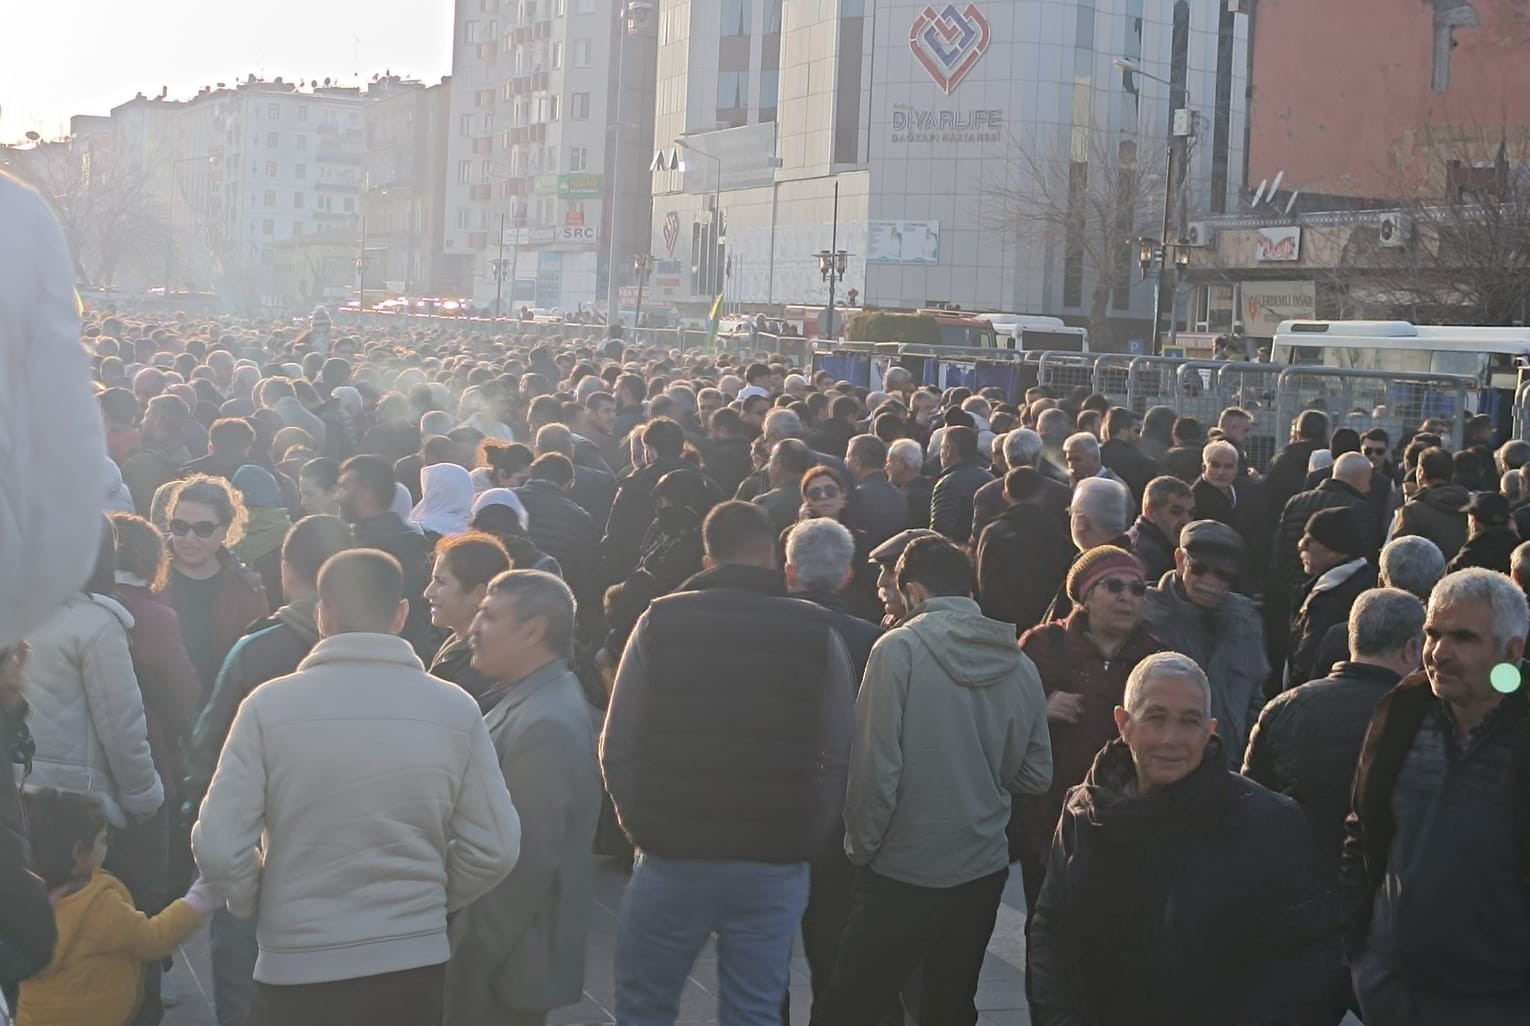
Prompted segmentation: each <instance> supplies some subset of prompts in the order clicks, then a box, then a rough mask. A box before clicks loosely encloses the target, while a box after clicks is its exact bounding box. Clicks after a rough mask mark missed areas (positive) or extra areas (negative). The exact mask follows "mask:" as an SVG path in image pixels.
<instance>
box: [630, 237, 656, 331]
mask: <svg viewBox="0 0 1530 1026" xmlns="http://www.w3.org/2000/svg"><path fill="white" fill-rule="evenodd" d="M657 259H658V258H657V257H655V256H654V255H653V254H652V253H639V254H637V255H636V256H634V257H633V258H632V270H633V273H635V274H636V275H637V289H638V290H637V308H636V309H635V310H633V311H632V330H633V331H634V332H636V331H637V330H639V329H640V328H642V326H643V286H644V285H646V284H647V283H648V273H649V272H650V271H652V270H653V265H654V261H655V260H657Z"/></svg>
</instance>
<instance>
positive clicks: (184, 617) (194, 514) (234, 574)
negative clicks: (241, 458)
mask: <svg viewBox="0 0 1530 1026" xmlns="http://www.w3.org/2000/svg"><path fill="white" fill-rule="evenodd" d="M164 516H165V520H164V522H163V523H162V524H161V525H160V526H161V527H162V528H164V530H165V532H166V533H167V534H168V535H169V539H170V583H169V584H168V585H167V586H166V588H165V594H166V595H168V596H169V598H170V604H171V605H172V606H174V607H175V615H176V616H177V617H179V618H180V622H181V637H182V638H183V639H184V640H185V642H186V653H187V655H189V656H191V665H192V666H194V667H196V671H197V679H198V680H199V681H200V682H201V685H202V696H203V698H204V700H205V699H206V696H208V695H210V694H212V687H213V683H214V682H215V681H216V680H217V677H218V670H219V669H220V668H222V666H223V660H224V657H226V656H227V655H228V651H229V649H231V648H233V647H234V643H235V642H236V641H238V640H239V639H240V637H241V636H243V634H244V630H245V628H246V627H248V626H249V625H250V624H252V623H254V622H255V621H256V620H259V619H261V618H262V617H264V616H266V615H268V614H269V613H270V611H271V607H270V604H269V603H268V602H267V601H266V589H265V586H264V585H263V584H262V583H261V580H260V575H259V574H257V573H255V572H254V571H253V570H250V569H249V568H248V567H246V566H245V565H244V564H242V563H240V562H239V560H237V559H236V558H234V554H233V553H232V552H231V551H230V546H233V545H237V544H238V543H239V540H240V539H241V538H242V537H244V529H245V524H246V522H247V521H248V515H247V514H246V512H245V508H244V500H243V499H241V498H240V496H239V493H238V492H237V491H235V490H234V488H233V487H232V486H231V485H230V484H229V483H228V482H227V481H225V480H223V479H222V478H219V477H208V476H207V475H205V474H198V475H195V476H193V477H188V478H187V479H186V480H184V481H182V482H180V483H179V484H178V485H176V487H175V490H174V491H173V492H171V494H170V495H169V497H168V498H167V499H166V500H165V505H164Z"/></svg>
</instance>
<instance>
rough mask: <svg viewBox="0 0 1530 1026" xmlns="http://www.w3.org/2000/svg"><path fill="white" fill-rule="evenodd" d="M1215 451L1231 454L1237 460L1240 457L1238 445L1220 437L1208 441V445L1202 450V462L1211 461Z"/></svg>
mask: <svg viewBox="0 0 1530 1026" xmlns="http://www.w3.org/2000/svg"><path fill="white" fill-rule="evenodd" d="M1213 453H1218V454H1220V455H1223V456H1229V457H1231V458H1233V459H1235V460H1236V459H1237V458H1238V447H1237V446H1236V445H1233V444H1232V443H1231V442H1228V441H1224V440H1222V439H1220V438H1219V439H1217V440H1216V441H1215V442H1207V443H1206V447H1205V448H1204V449H1202V450H1201V462H1202V463H1210V462H1211V456H1212V454H1213Z"/></svg>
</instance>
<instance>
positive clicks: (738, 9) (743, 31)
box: [722, 0, 779, 36]
mask: <svg viewBox="0 0 1530 1026" xmlns="http://www.w3.org/2000/svg"><path fill="white" fill-rule="evenodd" d="M778 31H779V30H778ZM722 34H723V35H724V36H747V35H749V0H723V2H722Z"/></svg>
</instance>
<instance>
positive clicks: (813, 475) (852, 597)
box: [778, 464, 882, 623]
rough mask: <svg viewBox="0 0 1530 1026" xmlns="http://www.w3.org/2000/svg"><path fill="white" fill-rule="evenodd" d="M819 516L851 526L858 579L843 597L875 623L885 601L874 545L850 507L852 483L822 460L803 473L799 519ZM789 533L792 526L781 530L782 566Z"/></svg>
mask: <svg viewBox="0 0 1530 1026" xmlns="http://www.w3.org/2000/svg"><path fill="white" fill-rule="evenodd" d="M819 518H826V519H829V520H834V521H837V522H838V523H840V524H842V525H843V526H844V527H846V528H847V529H849V531H850V535H851V537H853V538H854V539H855V556H854V557H853V560H852V562H851V566H852V567H853V568H854V570H855V579H854V580H852V581H851V582H850V586H849V587H848V588H846V589H845V591H844V598H845V601H846V603H847V604H848V605H849V606H850V611H851V612H852V613H854V614H855V615H856V616H859V617H861V618H862V619H864V620H870V621H871V622H872V623H876V622H877V621H879V620H880V619H881V617H882V603H881V600H880V599H878V598H877V581H876V573H875V571H874V570H873V569H872V566H871V563H870V561H869V560H870V553H871V546H870V544H868V542H867V540H866V532H865V531H863V530H861V529H860V526H859V525H858V524H856V522H855V517H854V515H853V514H852V513H851V511H850V486H849V485H848V484H847V483H846V482H845V479H844V477H842V476H841V475H840V473H839V471H837V470H835V469H834V468H833V467H830V466H825V465H823V464H819V465H818V466H816V467H813V468H811V469H810V470H808V471H807V473H805V474H803V475H802V511H801V513H799V514H798V516H797V521H798V523H801V522H802V521H804V520H816V519H819ZM790 533H791V530H790V529H787V530H785V531H782V532H781V542H780V548H779V550H778V555H779V556H780V563H781V565H782V566H785V565H786V536H787V535H788V534H790Z"/></svg>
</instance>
